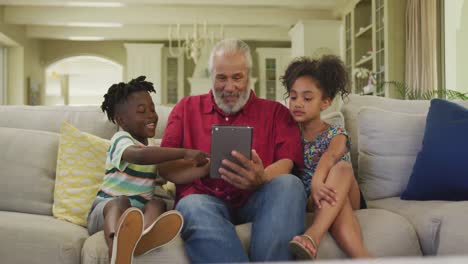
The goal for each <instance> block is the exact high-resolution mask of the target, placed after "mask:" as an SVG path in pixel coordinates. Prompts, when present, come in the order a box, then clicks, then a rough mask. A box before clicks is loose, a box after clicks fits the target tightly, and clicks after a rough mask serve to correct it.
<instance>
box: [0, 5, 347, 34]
mask: <svg viewBox="0 0 468 264" xmlns="http://www.w3.org/2000/svg"><path fill="white" fill-rule="evenodd" d="M346 1H347V0H82V1H59V0H55V1H53V0H0V6H3V16H2V17H3V23H5V24H10V25H17V26H24V27H25V29H26V34H27V36H28V37H30V38H38V39H73V40H141V41H147V40H159V41H161V40H167V39H168V31H169V29H168V27H169V25H172V33H173V35H175V32H176V31H177V30H176V25H177V24H180V30H179V32H180V33H181V34H180V35H179V36H180V38H181V39H183V38H185V35H186V34H188V35H193V31H194V23H198V24H199V26H198V31H199V32H204V31H203V26H204V24H206V27H207V32H211V31H214V32H215V34H218V33H219V32H220V31H221V25H222V28H223V30H222V31H223V33H224V36H225V37H237V38H241V39H244V40H257V41H288V40H289V36H288V31H289V29H290V28H291V26H293V25H294V24H295V23H297V22H298V21H300V20H302V21H307V20H322V19H336V16H335V14H336V12H335V11H336V10H337V9H338V7H339V6H340V5H342V4H343V3H344V2H346ZM208 34H209V33H208Z"/></svg>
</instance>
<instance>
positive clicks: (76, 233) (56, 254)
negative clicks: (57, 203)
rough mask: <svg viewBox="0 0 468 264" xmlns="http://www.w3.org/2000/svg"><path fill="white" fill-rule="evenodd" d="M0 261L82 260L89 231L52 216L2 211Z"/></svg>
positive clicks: (66, 262) (66, 263)
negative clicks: (81, 254)
mask: <svg viewBox="0 0 468 264" xmlns="http://www.w3.org/2000/svg"><path fill="white" fill-rule="evenodd" d="M0 237H1V242H0V256H1V257H0V260H1V261H0V262H2V263H38V264H39V263H40V264H42V263H64V264H77V263H80V251H81V247H82V245H83V243H84V241H85V239H86V238H87V237H88V231H87V230H86V229H85V228H83V227H80V226H77V225H74V224H70V223H67V222H65V221H61V220H57V219H55V218H53V217H52V216H44V215H35V214H24V213H15V212H5V211H0Z"/></svg>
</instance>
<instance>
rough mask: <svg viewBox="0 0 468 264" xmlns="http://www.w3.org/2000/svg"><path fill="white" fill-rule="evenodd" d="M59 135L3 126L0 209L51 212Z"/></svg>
mask: <svg viewBox="0 0 468 264" xmlns="http://www.w3.org/2000/svg"><path fill="white" fill-rule="evenodd" d="M58 145H59V135H58V134H56V133H50V132H44V131H38V130H26V129H17V128H6V127H0V149H1V150H2V151H1V152H0V168H1V170H0V181H1V183H2V184H0V210H3V211H15V212H22V213H31V214H42V215H52V202H53V195H52V193H53V190H54V179H55V167H56V164H57V148H58Z"/></svg>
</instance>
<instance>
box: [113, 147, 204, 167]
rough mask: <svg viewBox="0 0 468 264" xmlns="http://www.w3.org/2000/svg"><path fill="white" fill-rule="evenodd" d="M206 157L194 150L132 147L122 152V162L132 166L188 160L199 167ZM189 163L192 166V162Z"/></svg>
mask: <svg viewBox="0 0 468 264" xmlns="http://www.w3.org/2000/svg"><path fill="white" fill-rule="evenodd" d="M207 156H208V155H207V154H206V153H204V152H202V151H199V150H194V149H182V148H162V147H157V146H145V147H141V146H137V145H134V146H130V147H128V148H126V149H125V150H124V152H123V153H122V160H123V161H126V162H128V163H133V164H140V165H151V164H159V163H161V162H165V161H170V160H177V159H189V160H194V161H195V162H196V164H197V166H201V165H204V164H206V163H207V159H206V158H207ZM191 163H192V164H193V161H192V162H191Z"/></svg>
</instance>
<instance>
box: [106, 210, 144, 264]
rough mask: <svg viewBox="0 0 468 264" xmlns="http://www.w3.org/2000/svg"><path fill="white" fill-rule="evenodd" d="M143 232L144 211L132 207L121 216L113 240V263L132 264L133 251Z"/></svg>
mask: <svg viewBox="0 0 468 264" xmlns="http://www.w3.org/2000/svg"><path fill="white" fill-rule="evenodd" d="M142 233H143V213H142V212H141V211H140V209H138V208H135V207H130V208H128V209H127V210H125V212H124V213H123V214H122V216H120V219H119V223H118V225H117V232H115V235H114V238H113V241H112V255H111V261H110V263H111V264H130V263H132V260H133V252H134V251H135V247H136V245H137V243H138V241H139V240H140V238H141V235H142Z"/></svg>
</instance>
